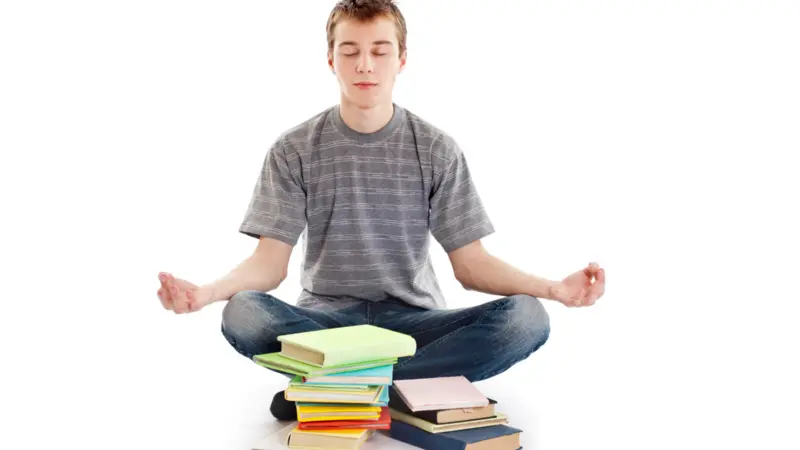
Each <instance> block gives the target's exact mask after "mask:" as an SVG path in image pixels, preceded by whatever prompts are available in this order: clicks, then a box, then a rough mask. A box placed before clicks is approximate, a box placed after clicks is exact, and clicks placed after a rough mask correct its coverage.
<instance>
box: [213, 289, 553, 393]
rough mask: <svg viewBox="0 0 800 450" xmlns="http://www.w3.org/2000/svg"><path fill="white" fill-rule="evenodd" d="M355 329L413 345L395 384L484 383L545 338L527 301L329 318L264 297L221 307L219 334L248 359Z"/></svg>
mask: <svg viewBox="0 0 800 450" xmlns="http://www.w3.org/2000/svg"><path fill="white" fill-rule="evenodd" d="M360 324H372V325H375V326H379V327H382V328H387V329H390V330H395V331H398V332H400V333H405V334H408V335H410V336H412V337H413V338H414V339H415V340H416V342H417V351H416V353H415V354H414V355H413V356H409V357H403V358H399V360H398V362H397V364H396V365H395V367H394V377H395V379H409V378H427V377H440V376H454V375H463V376H465V377H466V378H467V379H469V380H470V381H479V380H484V379H487V378H490V377H493V376H494V375H497V374H499V373H501V372H504V371H506V370H508V369H509V368H510V367H511V366H513V365H514V364H516V363H518V362H519V361H522V360H523V359H525V358H527V357H528V356H529V355H530V354H531V353H533V352H535V351H536V350H538V349H539V348H540V347H541V346H542V345H544V343H545V342H546V341H547V339H548V337H549V335H550V320H549V316H548V314H547V312H546V311H545V309H544V306H543V305H542V303H541V301H540V300H539V299H538V298H535V297H531V296H527V295H514V296H510V297H504V298H500V299H497V300H494V301H490V302H486V303H483V304H481V305H477V306H473V307H468V308H459V309H432V310H431V309H423V308H419V307H415V306H411V305H408V304H405V303H403V302H401V301H382V302H369V301H364V302H362V303H360V304H356V305H351V306H348V307H346V308H342V309H338V310H337V309H333V308H330V309H311V308H304V307H300V306H295V305H291V304H288V303H286V302H284V301H281V300H280V299H277V298H275V297H273V296H272V295H270V294H268V293H264V292H258V291H242V292H239V293H237V294H236V295H234V296H233V297H232V298H231V299H230V300H229V301H228V304H227V305H225V308H224V310H223V314H222V325H221V330H222V334H223V335H224V336H225V339H227V341H228V342H229V343H230V344H231V345H232V346H233V347H234V348H235V349H236V351H238V352H239V353H240V354H242V355H244V356H246V357H247V358H250V359H252V357H253V355H256V354H261V353H272V352H279V351H280V349H281V345H280V342H279V341H278V339H277V338H278V336H280V335H282V334H290V333H298V332H301V331H311V330H320V329H324V328H335V327H342V326H349V325H360ZM278 373H280V372H278ZM284 375H286V374H284ZM286 376H288V375H286Z"/></svg>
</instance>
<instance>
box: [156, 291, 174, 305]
mask: <svg viewBox="0 0 800 450" xmlns="http://www.w3.org/2000/svg"><path fill="white" fill-rule="evenodd" d="M158 299H159V300H160V301H161V306H163V307H164V309H167V310H169V309H171V306H172V305H171V302H170V300H169V296H168V295H167V291H166V289H164V288H163V287H162V288H159V289H158Z"/></svg>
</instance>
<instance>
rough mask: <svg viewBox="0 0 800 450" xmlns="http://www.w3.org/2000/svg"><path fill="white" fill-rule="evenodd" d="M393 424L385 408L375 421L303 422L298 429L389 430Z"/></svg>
mask: <svg viewBox="0 0 800 450" xmlns="http://www.w3.org/2000/svg"><path fill="white" fill-rule="evenodd" d="M391 423H392V417H391V414H389V408H388V407H384V408H382V409H381V413H380V415H379V416H378V418H377V419H374V420H350V419H339V420H328V421H301V422H300V423H299V424H298V428H299V429H301V430H339V429H350V428H372V429H376V430H388V429H389V427H390V425H391Z"/></svg>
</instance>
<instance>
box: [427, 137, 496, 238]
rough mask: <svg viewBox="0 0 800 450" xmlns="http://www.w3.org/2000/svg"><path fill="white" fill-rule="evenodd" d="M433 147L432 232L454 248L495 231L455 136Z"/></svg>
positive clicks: (435, 236)
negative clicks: (439, 145) (453, 138)
mask: <svg viewBox="0 0 800 450" xmlns="http://www.w3.org/2000/svg"><path fill="white" fill-rule="evenodd" d="M438 142H446V143H445V144H443V145H442V146H441V147H440V148H436V147H434V148H433V149H432V153H433V155H432V160H431V161H432V163H433V167H434V171H433V184H432V189H431V200H430V208H431V210H430V229H431V234H432V235H433V236H434V238H436V240H437V241H438V242H439V245H441V246H442V248H443V249H444V250H445V252H448V253H449V252H451V251H453V250H456V249H458V248H460V247H463V246H465V245H467V244H469V243H471V242H473V241H476V240H479V239H481V238H483V237H486V236H488V235H490V234H492V233H494V231H495V230H494V226H493V224H492V222H491V220H490V219H489V216H488V214H487V212H486V210H485V208H484V206H483V203H482V202H481V199H480V196H479V195H478V191H477V189H476V187H475V184H474V182H473V180H472V177H471V176H470V170H469V166H468V164H467V158H466V156H465V155H464V153H463V152H462V151H461V149H460V148H459V147H458V145H457V144H456V143H455V142H453V140H452V139H450V140H449V142H448V141H438Z"/></svg>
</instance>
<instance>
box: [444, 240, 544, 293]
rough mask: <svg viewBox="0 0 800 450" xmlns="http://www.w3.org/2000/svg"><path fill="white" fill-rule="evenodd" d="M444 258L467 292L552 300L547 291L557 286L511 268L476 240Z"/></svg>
mask: <svg viewBox="0 0 800 450" xmlns="http://www.w3.org/2000/svg"><path fill="white" fill-rule="evenodd" d="M448 257H449V258H450V263H451V264H452V266H453V273H454V274H455V277H456V279H457V280H458V282H459V283H461V285H462V286H463V287H464V289H467V290H470V291H478V292H483V293H486V294H493V295H503V296H509V295H516V294H526V295H530V296H533V297H538V298H544V299H552V297H553V296H552V293H551V290H552V288H553V287H554V286H556V285H557V284H558V282H555V281H551V280H547V279H544V278H540V277H537V276H535V275H531V274H528V273H525V272H523V271H521V270H519V269H517V268H515V267H513V266H511V265H510V264H508V263H506V262H505V261H503V260H501V259H499V258H497V257H495V256H494V255H492V254H490V253H489V252H488V251H487V250H486V249H485V248H484V246H483V244H482V243H481V241H479V240H477V241H474V242H472V243H470V244H467V245H465V246H463V247H461V248H459V249H457V250H454V251H452V252H450V253H448Z"/></svg>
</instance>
